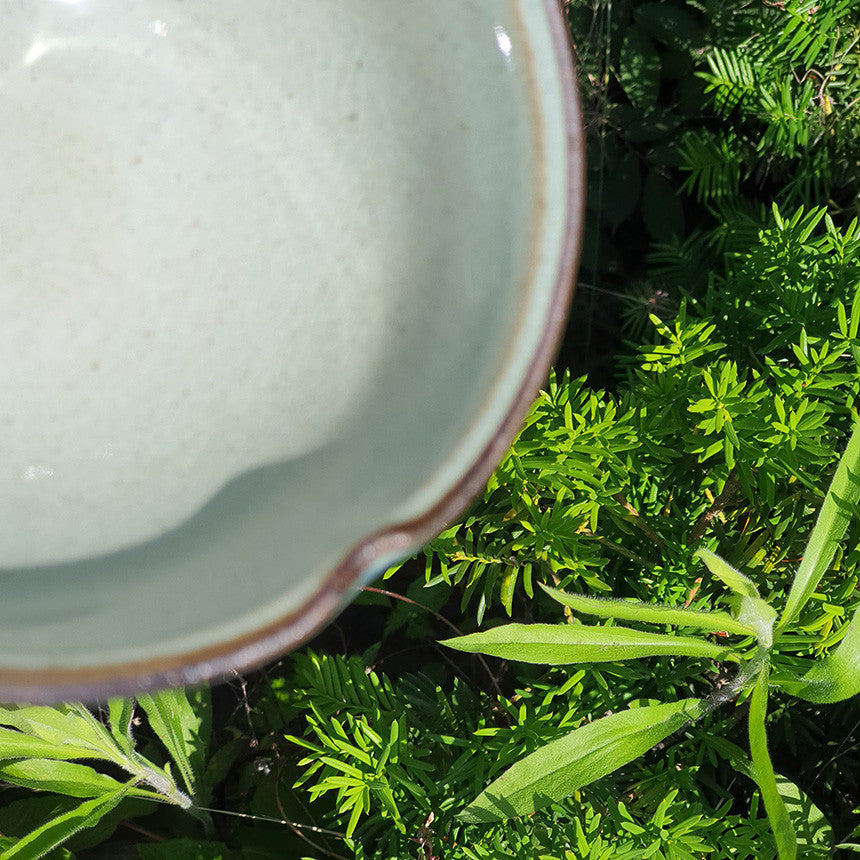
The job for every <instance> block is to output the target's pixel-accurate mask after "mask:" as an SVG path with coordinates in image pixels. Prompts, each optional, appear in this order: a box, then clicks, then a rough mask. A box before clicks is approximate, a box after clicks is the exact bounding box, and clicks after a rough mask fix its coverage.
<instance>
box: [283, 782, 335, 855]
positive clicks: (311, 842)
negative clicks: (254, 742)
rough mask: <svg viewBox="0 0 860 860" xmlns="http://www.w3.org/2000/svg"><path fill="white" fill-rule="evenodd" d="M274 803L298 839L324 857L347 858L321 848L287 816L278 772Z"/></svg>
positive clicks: (331, 832) (332, 833) (330, 832)
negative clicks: (282, 802)
mask: <svg viewBox="0 0 860 860" xmlns="http://www.w3.org/2000/svg"><path fill="white" fill-rule="evenodd" d="M275 805H276V806H277V807H278V812H280V813H281V816H282V817H283V819H284V821H286V822H287V826H288V827H290V829H291V830H292V831H293V833H295V834H296V836H298V837H299V839H302V840H304V841H305V842H307V843H308V845H310V846H311V848H313V849H314V850H316V851H322V853H323V854H325V856H326V857H331V858H332V860H349V858H348V857H344V856H343V855H342V854H335V853H334V852H333V851H328V850H327V849H325V848H323V847H322V845H318V844H317V843H316V842H314V841H313V839H311V838H310V837H308V836H305V834H304V833H302V831H301V830H300V829H299V828H298V827H297V826H296V825H295V824H293V823H292V822H291V821H290V820H289V819H288V818H287V813H286V812H285V811H284V807H283V805H282V804H281V780H280V773H278V774H277V775H276V778H275ZM314 830H319V828H314ZM320 832H323V831H322V830H320ZM325 832H327V833H329V834H331V835H334V836H339V837H340V838H341V839H343V838H344V836H343V835H342V834H339V833H334V832H333V831H325Z"/></svg>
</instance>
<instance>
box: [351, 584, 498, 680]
mask: <svg viewBox="0 0 860 860" xmlns="http://www.w3.org/2000/svg"><path fill="white" fill-rule="evenodd" d="M362 591H370V592H372V593H373V594H381V595H383V596H385V597H390V598H391V599H392V600H402V601H403V602H404V603H409V604H411V605H412V606H417V607H418V608H419V609H423V610H424V611H425V612H429V613H430V614H431V615H432V616H433V617H434V618H436V619H438V620H439V621H441V622H442V623H443V624H446V625H447V626H448V627H450V628H451V630H453V631H454V632H455V633H456V634H457V635H458V636H462V635H463V631H462V630H460V628H459V627H457V625H456V624H452V623H451V622H450V621H449V620H448V619H447V618H446V617H445V616H444V615H440V614H439V613H438V612H436V610H435V609H431V608H430V607H429V606H425V605H424V604H423V603H419V602H418V601H417V600H412V599H411V598H409V597H404V596H403V595H402V594H397V593H396V592H394V591H387V590H386V589H384V588H374V587H372V586H370V585H366V586H365V587H364V588H363V589H362ZM475 656H476V657H477V658H478V662H479V663H480V664H481V665H482V666H483V667H484V669H485V671H486V673H487V675H488V676H489V678H490V683H491V684H492V685H493V689H494V690H495V691H496V693H497V694H498V695H499V696H501V695H502V688H501V687H500V686H499V682H498V680H497V679H496V676H495V675H494V674H493V670H492V669H490V666H489V664H488V663H487V661H486V660H485V659H484V657H483V655H481V654H476V655H475Z"/></svg>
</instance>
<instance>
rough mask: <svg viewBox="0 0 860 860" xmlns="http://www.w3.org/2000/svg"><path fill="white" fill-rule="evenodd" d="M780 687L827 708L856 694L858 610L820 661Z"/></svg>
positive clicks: (858, 689)
mask: <svg viewBox="0 0 860 860" xmlns="http://www.w3.org/2000/svg"><path fill="white" fill-rule="evenodd" d="M780 687H781V688H782V689H783V690H785V691H786V692H787V693H791V695H792V696H797V697H798V698H800V699H806V701H807V702H816V703H818V704H831V703H833V702H841V701H842V700H843V699H850V698H851V697H852V696H856V695H857V694H858V693H860V609H858V610H857V611H855V613H854V617H853V618H852V619H851V622H850V624H849V625H848V631H847V632H846V633H845V637H844V638H843V639H842V641H841V642H840V643H839V644H838V645H837V646H836V648H834V649H833V650H832V651H831V652H830V653H829V654H828V655H827V656H826V657H825V658H824V659H823V660H818V661H817V662H816V663H814V664H813V666H812V668H811V669H810V670H809V671H808V672H807V673H806V674H805V675H804V676H803V677H802V678H797V679H795V680H791V681H786V682H783V683H781V684H780Z"/></svg>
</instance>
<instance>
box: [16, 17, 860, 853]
mask: <svg viewBox="0 0 860 860" xmlns="http://www.w3.org/2000/svg"><path fill="white" fill-rule="evenodd" d="M566 10H567V16H568V20H569V23H570V25H571V31H572V34H573V37H574V39H573V41H574V44H575V48H576V55H577V62H578V65H579V73H580V80H581V82H582V89H583V96H584V98H583V103H584V111H585V120H586V130H587V145H588V163H589V167H588V170H589V175H588V180H589V188H588V217H587V219H586V236H585V248H584V258H583V271H584V275H585V277H584V280H586V281H589V283H583V284H580V285H579V289H578V293H577V298H576V302H577V304H576V307H575V309H574V314H575V319H576V324H575V325H574V326H572V327H571V336H570V338H569V339H568V343H567V344H566V347H565V351H564V352H563V356H564V357H565V360H566V361H567V362H568V363H569V364H572V365H573V366H574V367H576V370H574V371H573V372H572V373H571V372H569V371H567V370H561V371H560V372H559V373H558V375H556V376H554V377H553V378H552V379H550V380H549V382H548V384H547V386H546V390H545V391H543V392H542V393H541V394H540V396H539V398H538V400H537V401H536V403H535V404H534V406H533V408H532V410H531V412H530V413H529V415H528V417H527V419H526V421H525V423H524V426H523V429H522V432H521V433H520V435H519V437H518V438H517V440H516V442H515V443H514V445H513V447H512V449H511V450H510V452H509V453H508V455H507V456H506V457H505V459H504V460H503V462H502V463H501V465H500V466H499V468H498V470H497V471H496V473H495V474H494V475H493V477H492V478H491V480H490V481H489V483H488V486H487V488H486V491H485V492H484V493H483V495H482V496H481V498H479V499H478V500H477V501H476V502H475V504H474V505H473V507H472V509H471V510H470V511H469V512H468V513H467V514H466V515H465V516H464V518H463V520H462V521H461V522H459V523H457V524H455V525H453V526H451V527H450V528H449V529H448V530H447V531H445V532H444V533H443V534H442V535H440V536H439V537H438V538H437V539H436V540H434V541H432V542H431V543H430V544H429V545H428V547H427V548H426V550H425V552H424V554H423V559H422V561H421V562H418V563H412V562H407V563H406V564H405V565H403V566H402V567H400V568H399V569H397V570H394V571H391V572H390V573H389V580H388V585H387V588H391V589H394V590H393V591H387V590H383V589H377V590H376V591H373V592H366V593H365V594H363V595H362V596H361V598H360V599H359V601H357V602H356V605H355V606H353V607H352V608H351V609H350V610H349V612H348V613H347V616H346V620H344V621H342V622H341V623H340V624H339V625H337V626H335V627H333V628H331V629H330V630H329V631H326V632H324V633H323V634H322V636H321V638H320V639H318V640H317V641H316V642H315V644H314V649H313V650H309V649H308V650H304V651H301V652H299V653H297V654H294V655H291V656H290V657H289V658H286V659H285V660H284V661H283V662H281V663H279V664H277V665H275V666H273V667H270V668H269V669H268V670H267V671H266V672H264V673H262V674H260V675H256V676H251V677H249V678H248V679H245V680H242V681H241V682H240V683H237V685H236V687H235V688H234V690H235V692H236V695H235V696H234V697H233V699H232V701H231V702H229V703H228V704H226V705H225V698H226V699H230V696H231V695H232V693H231V694H229V695H227V696H226V697H225V694H224V690H223V689H222V690H221V691H219V694H218V696H217V697H216V699H217V701H216V706H214V707H213V705H212V703H211V702H210V700H209V697H208V693H207V692H206V691H186V692H181V691H174V692H167V693H159V694H156V695H152V696H142V697H141V698H140V700H139V701H138V702H137V703H135V702H133V701H132V700H119V699H118V700H115V701H112V702H110V703H109V704H108V707H107V713H105V714H96V713H94V712H90V711H89V710H88V709H86V708H83V707H82V706H80V705H66V706H61V707H58V708H45V709H28V708H23V707H20V708H16V707H8V708H3V709H0V772H1V773H0V775H2V778H3V779H4V780H5V781H6V782H7V783H9V785H8V787H7V788H5V789H4V794H3V798H2V803H0V833H2V834H3V836H2V837H0V852H5V853H0V857H5V856H10V857H37V856H43V855H45V854H46V852H48V854H49V856H52V857H53V856H56V857H67V858H73V857H74V856H75V855H76V854H78V853H79V856H81V857H82V858H83V857H85V856H87V853H86V852H87V850H88V848H89V847H90V846H94V845H98V844H101V848H100V849H99V852H100V854H99V856H127V855H130V854H131V853H134V852H136V853H137V854H139V855H140V856H141V857H144V858H150V860H172V858H186V857H199V858H202V860H209V858H216V857H223V858H234V857H239V856H241V857H248V858H259V860H268V858H281V857H285V856H288V857H313V858H320V857H328V856H332V857H340V858H344V857H347V856H348V857H352V858H356V860H364V858H371V857H373V858H380V860H394V858H401V857H407V856H408V857H412V856H420V857H422V858H426V860H429V858H444V860H449V859H450V858H453V860H476V858H481V860H485V858H486V860H490V858H492V860H495V858H498V857H515V858H521V860H526V858H528V860H534V858H536V857H537V858H541V860H580V858H589V860H599V858H602V860H610V858H612V860H615V859H616V858H622V860H625V858H626V860H639V858H642V857H656V858H679V860H690V858H696V860H698V858H703V857H714V858H717V857H724V856H731V857H734V858H755V860H759V858H763V860H772V858H776V857H777V856H778V853H781V854H782V856H791V852H792V850H793V849H792V844H793V840H796V844H797V849H798V853H799V856H802V857H819V856H820V857H827V856H830V855H831V854H832V850H833V846H834V843H836V844H837V846H838V847H840V848H842V849H844V850H845V851H850V850H857V845H856V843H858V842H859V841H860V825H858V821H860V779H858V774H860V743H858V739H857V726H858V723H857V713H856V695H857V693H858V691H860V681H858V677H860V675H858V653H860V642H859V641H858V639H860V620H858V615H857V613H858V609H860V590H858V588H857V586H858V583H860V549H858V547H860V524H859V523H858V522H857V520H856V518H853V516H852V515H853V512H854V510H855V509H856V507H857V501H858V499H857V491H856V489H857V483H856V481H855V480H854V473H855V472H856V469H849V468H847V467H845V464H848V463H849V461H850V460H851V459H852V458H856V457H855V455H856V450H855V448H856V439H855V440H853V441H851V442H850V444H849V436H850V431H851V427H852V424H853V422H854V421H855V420H856V417H857V404H858V403H860V338H858V332H860V292H858V290H860V224H858V220H857V219H858V217H860V209H858V200H860V164H858V161H857V153H858V152H860V99H858V92H860V50H858V46H860V12H858V7H857V4H856V3H855V2H852V0H819V2H815V3H813V2H811V0H785V2H775V3H770V2H767V3H753V4H738V3H736V2H731V0H660V2H653V1H651V2H645V0H612V2H611V3H610V2H608V0H584V2H577V3H567V4H566ZM619 327H620V328H621V329H622V330H623V332H624V334H625V335H626V337H627V338H628V339H629V343H626V344H624V343H622V342H621V336H620V334H619ZM580 359H581V363H580V364H577V361H578V360H580ZM595 359H597V360H598V361H597V362H596V361H595ZM598 362H599V363H598ZM584 368H585V369H584ZM586 370H587V371H588V373H587V374H586ZM603 389H605V390H603ZM846 446H847V448H848V451H849V454H848V455H846V458H845V460H843V461H842V462H843V467H840V469H839V470H837V465H838V461H839V457H838V452H840V451H842V450H844V449H846ZM852 446H854V447H852ZM852 452H853V453H852ZM831 476H832V484H831V488H830V492H829V493H827V494H825V492H824V491H825V489H826V487H827V482H828V481H830V480H831ZM819 511H820V512H821V514H820V516H818V514H819ZM843 530H844V534H843V533H842V531H843ZM810 534H811V535H812V539H811V541H809V545H808V547H807V540H806V539H807V537H808V536H809V535H810ZM422 565H423V571H424V575H423V576H422V575H421V566H422ZM740 571H743V573H741V572H740ZM795 574H796V575H795ZM775 607H780V608H784V609H783V613H782V615H781V616H778V615H777V613H776V609H775ZM580 616H584V617H586V618H587V623H585V624H584V623H581V622H580V621H579V620H578V619H579V617H580ZM560 618H563V619H564V622H565V623H563V624H559V623H558V622H559V620H560ZM509 621H513V622H515V626H514V625H512V626H511V627H510V628H507V629H508V634H510V632H511V630H513V631H515V632H516V636H517V641H515V642H514V641H508V642H507V643H505V636H506V633H505V630H506V627H505V625H506V623H507V622H509ZM460 627H462V628H463V629H462V630H461V629H460ZM452 636H456V637H457V640H459V645H460V650H454V649H452V648H445V647H440V646H438V645H436V644H434V643H435V642H436V641H438V640H440V639H447V642H448V644H449V645H451V644H455V642H456V641H457V640H452V639H451V637H452ZM513 638H514V637H511V636H510V635H508V639H509V640H512V639H513ZM478 650H484V651H487V652H490V651H492V652H493V653H496V654H498V655H499V656H497V657H493V656H487V657H486V658H485V657H483V656H481V655H479V654H477V653H476V652H477V651H478ZM336 651H347V654H346V655H345V654H342V653H335V652H336ZM524 658H528V659H531V660H534V661H535V662H525V660H524ZM622 658H623V659H622ZM633 658H635V659H633ZM641 658H645V659H641ZM548 661H550V662H548ZM552 661H556V662H559V663H562V662H563V663H564V664H565V665H553V664H552ZM852 696H853V697H855V698H854V699H853V700H848V701H844V700H845V699H846V698H847V697H852ZM840 700H843V701H840ZM219 702H220V704H219ZM744 708H748V709H749V711H748V712H746V711H745V710H743V709H744ZM4 750H5V753H4V752H3V751H4ZM642 753H644V755H642V756H641V757H639V758H636V756H640V754H642ZM631 759H632V760H631ZM625 762H627V763H625ZM511 786H513V787H514V789H516V790H514V791H513V792H512V793H511V795H510V798H509V800H508V803H512V806H511V807H506V806H505V804H504V802H503V793H504V792H507V791H508V789H509V788H510V787H511ZM538 792H543V793H544V794H545V795H546V797H542V796H540V795H539V794H538ZM511 798H512V799H511ZM553 798H555V799H554V800H552V799H553ZM544 800H547V802H546V804H544V803H543V801H544ZM550 800H552V802H549V801H550ZM517 812H528V813H529V814H528V815H525V816H520V817H513V818H508V819H507V820H500V819H504V817H505V816H506V815H509V814H512V813H517ZM493 816H495V820H494V821H489V819H490V818H491V817H493ZM771 822H773V824H774V825H775V830H774V828H772V826H771ZM119 825H122V826H119ZM792 834H793V835H792Z"/></svg>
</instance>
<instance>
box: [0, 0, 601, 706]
mask: <svg viewBox="0 0 860 860" xmlns="http://www.w3.org/2000/svg"><path fill="white" fill-rule="evenodd" d="M543 5H544V9H545V11H546V16H547V21H548V23H549V26H550V30H551V32H552V39H553V45H554V50H555V58H556V62H557V65H558V72H559V79H560V81H561V86H562V96H563V99H564V105H565V128H566V132H567V170H568V181H567V213H566V219H565V221H566V224H565V231H564V240H563V243H562V247H561V250H560V254H559V261H558V268H557V273H556V283H555V287H554V291H553V295H552V300H551V304H550V309H549V314H548V316H547V319H546V322H545V325H544V331H543V337H542V338H541V341H540V344H539V345H538V348H537V350H536V352H535V355H534V356H533V358H532V361H531V364H530V365H529V368H528V371H527V373H526V375H525V378H524V379H523V381H522V383H521V384H520V387H519V389H518V391H517V393H516V395H515V397H514V399H513V402H512V404H511V406H510V408H509V410H508V412H507V414H506V416H505V418H504V420H503V421H502V423H501V425H500V426H499V428H498V430H497V431H496V433H495V435H494V436H493V438H492V439H491V440H490V442H489V443H488V445H487V446H486V447H485V448H484V450H483V451H482V452H481V454H480V456H479V457H478V459H477V461H476V462H475V463H474V464H473V465H472V467H471V468H470V469H469V470H468V472H466V474H465V475H464V476H463V477H462V478H461V479H460V481H459V482H458V483H457V484H456V485H455V486H454V487H453V488H452V489H451V490H450V491H449V492H448V493H447V494H446V495H445V496H444V498H442V499H441V500H440V501H439V502H438V503H437V504H436V505H434V506H433V507H432V508H431V509H430V510H429V511H427V513H426V514H424V515H423V516H421V517H418V518H416V519H414V520H411V521H409V522H406V523H399V524H397V525H395V526H391V527H389V528H386V529H384V530H382V531H380V532H377V533H376V534H373V535H371V536H369V537H368V538H366V539H365V540H364V541H362V542H361V543H360V544H358V545H357V546H355V547H354V548H353V549H352V550H351V551H350V552H349V553H348V554H347V555H346V556H345V558H344V559H343V560H342V561H341V562H340V563H339V564H338V565H337V567H336V568H335V569H334V570H333V571H332V573H331V574H330V575H329V576H328V578H327V579H326V581H325V582H324V583H323V585H322V586H321V587H320V589H319V590H318V591H317V592H316V593H315V594H314V595H313V596H312V597H311V598H309V599H308V601H307V602H306V603H305V604H304V605H303V607H302V608H301V610H299V611H296V612H292V613H290V614H289V615H287V616H285V617H284V618H281V619H280V620H278V621H276V622H274V623H272V624H269V625H267V626H266V627H264V628H262V629H261V630H257V631H255V632H254V633H250V634H247V635H245V636H243V637H240V638H237V639H233V640H230V641H228V642H223V643H220V644H218V645H215V646H211V647H208V648H202V649H199V650H195V651H189V652H185V653H182V654H177V655H172V656H170V657H162V658H154V659H152V660H144V661H140V662H127V663H117V664H109V665H106V666H99V667H95V668H77V669H63V668H46V669H38V670H17V669H0V694H2V697H3V699H4V700H5V701H18V702H29V703H33V704H42V703H45V704H49V703H55V702H61V701H87V702H98V701H104V700H105V699H107V698H108V697H109V696H120V695H124V696H133V695H135V694H138V693H141V692H145V691H147V690H156V689H161V688H166V687H173V686H181V685H194V684H199V683H202V682H204V681H217V680H224V679H228V678H230V677H235V676H236V675H237V674H239V673H241V672H245V671H250V670H252V669H255V668H257V667H259V666H261V665H263V664H264V663H266V662H268V661H270V660H273V659H276V658H277V657H279V656H281V655H283V654H286V653H287V652H289V651H291V650H293V649H294V648H297V647H298V646H299V645H301V644H302V643H304V642H306V641H307V640H308V639H310V638H311V637H312V636H313V635H314V634H315V633H316V632H317V631H318V630H320V629H321V628H323V627H324V626H325V625H326V624H328V623H329V622H330V621H331V619H332V618H333V617H334V616H335V615H336V613H337V612H338V611H340V610H341V609H342V608H343V607H344V605H345V602H346V600H347V598H348V597H349V596H350V595H351V594H353V593H354V592H355V591H356V589H357V587H358V585H359V583H360V581H361V578H362V576H363V575H364V574H365V572H366V571H368V570H369V569H371V568H372V567H373V566H374V564H378V563H379V561H380V560H381V559H383V558H385V557H388V556H390V555H395V554H397V553H400V554H402V555H407V554H408V553H409V552H410V551H412V550H414V549H415V548H416V547H418V546H421V545H422V544H423V543H426V541H428V540H430V539H431V538H433V537H434V536H435V535H437V534H438V533H439V532H440V531H441V530H442V529H443V528H444V527H445V526H446V525H448V524H449V523H451V522H452V521H453V520H455V519H456V517H457V516H459V515H460V514H461V513H462V512H463V511H464V510H465V509H466V507H467V506H468V505H469V502H470V501H471V500H472V498H473V497H474V496H475V495H477V493H479V492H480V491H481V490H482V489H483V487H484V486H485V484H486V482H487V480H488V479H489V477H490V475H492V473H493V471H494V469H495V468H496V466H497V465H498V463H499V461H500V460H501V458H502V457H503V456H504V454H505V452H506V451H507V449H508V448H509V447H510V445H511V443H512V442H513V440H514V438H515V436H516V434H517V432H518V431H519V428H520V426H521V423H522V420H523V418H524V416H525V414H526V412H527V411H528V409H529V407H530V406H531V404H532V402H533V400H534V398H535V396H536V395H537V392H538V390H539V389H540V387H541V385H543V384H544V383H545V381H546V378H547V374H548V373H549V370H550V366H551V364H552V361H553V359H554V357H555V354H556V350H557V348H558V344H559V341H560V339H561V336H562V333H563V331H564V327H565V324H566V321H567V316H568V310H569V307H570V302H571V299H572V297H573V284H574V279H575V276H576V270H577V265H578V262H579V253H580V243H581V236H582V227H583V220H584V216H585V143H584V136H583V130H582V124H581V113H580V101H579V90H578V85H577V81H576V73H575V71H574V62H573V54H572V51H571V46H570V34H569V32H568V29H567V25H566V23H565V20H564V15H563V12H562V9H561V6H560V4H559V0H543Z"/></svg>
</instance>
